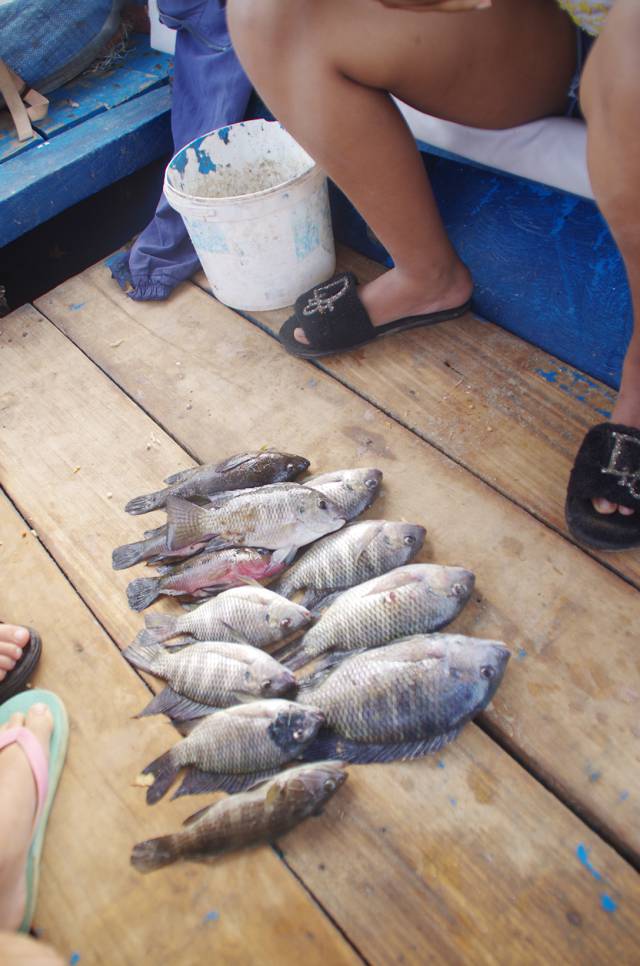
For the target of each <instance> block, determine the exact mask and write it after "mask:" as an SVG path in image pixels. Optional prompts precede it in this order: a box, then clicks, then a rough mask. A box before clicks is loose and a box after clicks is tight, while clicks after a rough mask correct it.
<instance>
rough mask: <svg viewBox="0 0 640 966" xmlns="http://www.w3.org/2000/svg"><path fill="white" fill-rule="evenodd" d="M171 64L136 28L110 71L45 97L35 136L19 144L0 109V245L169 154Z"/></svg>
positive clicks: (66, 86)
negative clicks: (45, 106)
mask: <svg viewBox="0 0 640 966" xmlns="http://www.w3.org/2000/svg"><path fill="white" fill-rule="evenodd" d="M171 66H172V61H171V57H169V56H168V55H167V54H163V53H159V52H158V51H155V50H151V49H150V47H149V38H148V36H146V35H143V34H134V35H133V37H132V40H131V42H130V49H129V50H128V51H127V53H126V54H125V56H124V58H123V59H122V60H121V61H119V62H118V63H117V64H115V65H114V67H113V68H112V69H111V70H109V71H108V72H107V73H102V74H84V75H82V76H81V77H78V78H76V79H75V80H73V81H70V82H69V83H68V84H65V86H64V87H61V88H59V89H58V90H57V91H53V92H52V93H51V94H50V95H48V96H49V101H50V107H49V113H48V115H47V117H46V118H45V119H44V120H43V121H40V122H37V123H36V125H35V128H36V129H37V131H36V134H35V136H34V137H33V138H32V139H31V140H29V141H25V142H18V141H17V140H16V137H15V132H14V131H13V126H12V124H11V120H10V118H9V116H8V114H7V113H6V112H3V113H0V246H2V245H6V244H7V243H9V242H11V241H13V240H14V239H16V238H19V237H20V236H21V235H24V234H25V233H26V232H28V231H30V230H31V229H32V228H35V227H36V226H38V225H40V224H42V223H43V222H45V221H47V220H48V219H49V218H52V217H53V216H54V215H56V214H58V213H59V212H61V211H64V210H65V209H67V208H69V207H70V206H71V205H74V204H76V203H77V202H78V201H82V200H83V199H84V198H88V197H89V196H90V195H93V194H95V193H96V192H98V191H100V190H101V189H102V188H105V187H107V186H108V185H110V184H113V183H114V182H115V181H118V180H119V179H121V178H123V177H125V176H126V175H128V174H132V173H133V172H134V171H137V170H138V169H140V168H142V167H143V166H144V165H146V164H148V163H149V162H151V161H154V160H155V159H156V158H159V157H161V156H162V155H163V154H168V153H170V151H171V148H172V139H171V121H170V112H171V91H170V87H169V78H170V73H171Z"/></svg>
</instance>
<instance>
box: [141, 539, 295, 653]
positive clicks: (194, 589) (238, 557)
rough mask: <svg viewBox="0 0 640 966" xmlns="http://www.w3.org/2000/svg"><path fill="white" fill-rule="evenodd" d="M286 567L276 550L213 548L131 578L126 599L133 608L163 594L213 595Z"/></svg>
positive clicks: (265, 578) (172, 595) (148, 602)
mask: <svg viewBox="0 0 640 966" xmlns="http://www.w3.org/2000/svg"><path fill="white" fill-rule="evenodd" d="M284 567H285V563H284V561H282V560H281V561H276V562H274V560H273V553H271V552H270V551H268V550H256V549H250V548H246V547H234V548H232V549H230V550H212V551H211V552H209V553H205V554H199V555H198V556H197V557H194V558H193V559H192V560H186V561H184V562H183V563H181V564H178V566H176V567H171V566H168V567H160V568H159V571H158V572H159V573H160V576H159V577H139V578H138V579H137V580H132V581H131V583H130V584H129V586H128V587H127V599H128V601H129V607H131V608H132V610H144V608H145V607H148V606H149V604H152V603H153V602H154V600H157V598H158V597H160V596H162V595H164V596H166V597H183V596H185V595H187V594H188V595H189V596H191V597H211V595H212V594H215V593H217V592H218V591H220V590H224V589H225V587H236V586H239V585H241V584H243V583H246V582H247V581H260V580H267V579H268V578H269V577H272V576H275V575H276V574H279V573H281V572H282V571H283V570H284ZM209 640H216V638H209ZM222 640H224V638H222Z"/></svg>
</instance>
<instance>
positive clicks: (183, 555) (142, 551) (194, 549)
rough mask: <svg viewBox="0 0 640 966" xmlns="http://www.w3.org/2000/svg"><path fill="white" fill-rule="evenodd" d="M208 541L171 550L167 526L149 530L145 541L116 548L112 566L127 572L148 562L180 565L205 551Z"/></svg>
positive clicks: (112, 556) (112, 557) (112, 555)
mask: <svg viewBox="0 0 640 966" xmlns="http://www.w3.org/2000/svg"><path fill="white" fill-rule="evenodd" d="M206 546H207V541H206V540H202V541H200V542H198V543H193V544H191V545H190V546H187V547H182V548H181V549H180V550H169V548H168V546H167V526H166V524H165V525H164V526H163V527H159V528H158V529H157V530H148V531H147V532H146V533H145V535H144V539H143V540H137V541H136V542H135V543H125V544H123V545H122V546H121V547H116V548H115V550H114V551H113V553H112V554H111V566H112V567H113V569H114V570H126V568H127V567H133V566H134V564H137V563H141V562H142V561H143V560H146V561H147V563H149V564H153V563H160V562H161V561H166V560H171V561H172V562H174V563H179V562H180V561H181V560H187V558H189V557H193V556H194V554H196V553H199V552H200V551H201V550H204V549H205V548H206Z"/></svg>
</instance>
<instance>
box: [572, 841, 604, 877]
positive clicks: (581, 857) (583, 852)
mask: <svg viewBox="0 0 640 966" xmlns="http://www.w3.org/2000/svg"><path fill="white" fill-rule="evenodd" d="M576 855H577V856H578V861H579V862H581V863H582V865H583V866H584V867H585V869H586V870H587V871H588V872H590V873H591V875H592V876H593V878H594V879H596V880H597V881H598V882H601V881H602V873H601V872H598V870H597V869H596V868H595V866H594V865H592V863H591V860H590V859H589V849H588V848H587V847H586V845H583V844H582V842H581V843H580V844H579V845H578V848H577V849H576Z"/></svg>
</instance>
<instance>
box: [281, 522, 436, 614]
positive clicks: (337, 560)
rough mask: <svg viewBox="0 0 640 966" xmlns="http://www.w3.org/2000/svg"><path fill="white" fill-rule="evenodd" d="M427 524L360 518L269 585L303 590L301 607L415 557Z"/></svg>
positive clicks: (283, 589)
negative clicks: (360, 520) (359, 520)
mask: <svg viewBox="0 0 640 966" xmlns="http://www.w3.org/2000/svg"><path fill="white" fill-rule="evenodd" d="M425 535H426V530H425V529H424V527H421V526H419V525H418V524H415V523H393V522H390V521H387V520H364V521H362V522H361V523H353V524H351V526H348V527H345V528H344V529H343V530H339V531H338V532H337V533H330V534H329V535H328V536H327V537H323V538H322V540H318V542H317V543H314V545H313V546H312V547H309V549H308V550H305V551H304V553H303V554H302V555H301V556H300V557H299V558H298V559H297V560H296V561H295V563H294V564H292V566H291V567H289V569H288V570H287V571H286V572H285V573H284V574H283V575H282V577H280V578H279V579H278V580H277V581H276V582H275V583H274V584H272V585H271V588H272V590H275V591H277V593H279V594H282V595H283V596H284V597H292V596H293V595H294V594H295V593H297V592H298V591H299V590H304V595H303V597H302V599H301V601H300V603H301V604H303V605H304V606H305V607H309V608H314V607H317V606H319V604H320V602H321V601H322V600H324V598H326V597H329V596H330V595H333V594H336V593H340V592H342V591H344V590H348V589H349V587H354V586H355V585H356V584H361V583H363V582H364V581H366V580H371V579H373V577H379V576H381V575H382V574H384V573H387V571H389V570H393V569H394V567H401V566H402V565H403V564H408V563H409V561H410V560H413V558H414V557H415V555H416V554H417V553H418V552H419V551H420V550H421V548H422V545H423V543H424V538H425Z"/></svg>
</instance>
